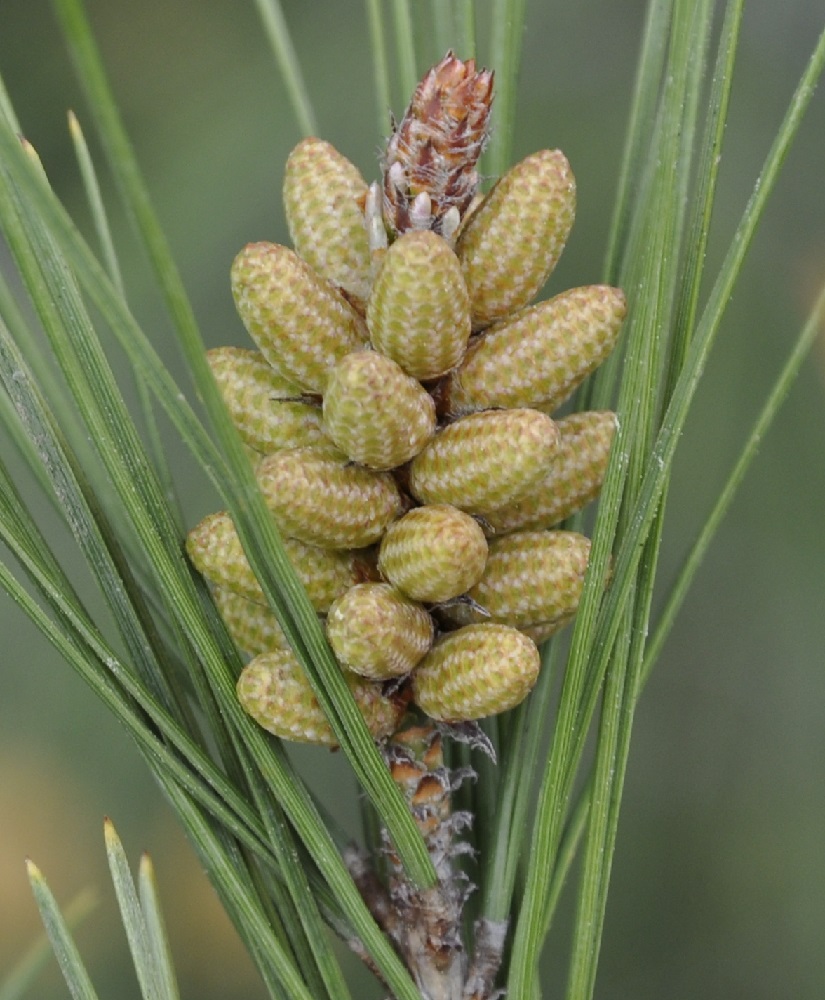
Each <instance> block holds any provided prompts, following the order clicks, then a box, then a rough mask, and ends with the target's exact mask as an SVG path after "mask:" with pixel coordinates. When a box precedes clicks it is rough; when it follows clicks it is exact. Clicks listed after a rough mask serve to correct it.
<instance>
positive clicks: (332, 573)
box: [186, 511, 374, 614]
mask: <svg viewBox="0 0 825 1000" xmlns="http://www.w3.org/2000/svg"><path fill="white" fill-rule="evenodd" d="M281 542H282V544H283V546H284V549H285V550H286V554H287V556H288V557H289V561H290V563H292V566H293V568H294V569H295V572H296V573H297V574H298V578H299V580H300V581H301V583H302V584H303V585H304V587H305V588H306V591H307V595H308V596H309V599H310V601H311V602H312V606H313V607H314V608H315V610H316V611H317V612H318V613H319V614H326V612H327V611H328V610H329V607H330V605H331V604H332V602H333V601H334V600H335V599H336V598H338V597H340V596H341V595H342V594H344V593H346V591H347V590H349V588H350V587H353V586H355V584H356V583H363V582H364V581H365V580H369V579H370V578H371V577H372V576H373V574H374V570H373V567H372V562H371V559H370V558H369V556H368V555H367V554H366V553H363V552H352V551H333V550H331V549H325V548H321V547H319V546H316V545H307V544H306V543H304V542H301V541H299V540H297V539H295V538H282V539H281ZM186 551H187V553H188V554H189V558H190V559H191V560H192V564H193V565H194V567H195V569H196V570H197V571H198V572H199V573H200V574H201V575H202V576H203V577H205V578H206V579H207V580H208V581H209V582H210V583H211V584H213V585H214V586H217V587H223V588H225V589H226V590H231V591H232V592H233V593H236V594H239V595H240V596H241V597H245V598H246V599H247V600H248V601H254V602H255V603H256V604H263V605H266V604H267V600H266V597H265V596H264V592H263V590H261V585H260V584H259V583H258V580H257V578H256V576H255V574H254V573H253V572H252V567H251V566H250V565H249V561H248V559H247V558H246V553H245V552H244V550H243V546H242V545H241V539H240V537H239V536H238V532H237V530H236V529H235V524H234V522H233V520H232V518H231V517H230V516H229V514H227V513H226V512H224V511H219V512H218V513H216V514H208V515H207V516H206V517H205V518H204V519H203V520H202V521H201V522H200V523H199V524H197V525H196V526H195V527H194V528H193V529H192V530H191V531H190V532H189V535H188V536H187V539H186Z"/></svg>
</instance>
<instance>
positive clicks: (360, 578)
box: [187, 53, 625, 744]
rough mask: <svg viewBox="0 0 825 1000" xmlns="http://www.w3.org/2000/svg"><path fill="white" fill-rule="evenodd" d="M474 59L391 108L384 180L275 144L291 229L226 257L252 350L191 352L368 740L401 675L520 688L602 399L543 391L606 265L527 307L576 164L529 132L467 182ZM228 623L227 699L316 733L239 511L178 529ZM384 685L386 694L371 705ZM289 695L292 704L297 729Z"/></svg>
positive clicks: (475, 133) (389, 725) (509, 702)
mask: <svg viewBox="0 0 825 1000" xmlns="http://www.w3.org/2000/svg"><path fill="white" fill-rule="evenodd" d="M492 83H493V79H492V74H491V73H489V72H487V71H480V72H477V71H476V67H475V64H474V63H473V61H472V60H470V61H468V62H462V61H461V60H459V59H457V58H456V57H455V56H453V55H452V54H451V53H449V54H448V55H447V56H446V57H445V59H444V60H442V62H441V63H439V64H438V65H437V66H435V67H434V68H433V69H432V70H430V71H429V73H428V74H427V75H426V76H425V78H424V79H423V80H422V82H421V83H420V84H419V86H418V88H417V90H416V92H415V95H414V96H413V99H412V101H411V103H410V106H409V108H408V109H407V112H406V114H405V116H404V118H403V120H402V121H401V122H400V123H399V124H398V126H397V127H396V128H395V129H394V133H393V136H392V137H391V139H390V141H389V143H388V147H387V150H386V154H385V157H384V161H383V164H382V166H383V177H382V180H381V183H380V184H373V185H372V186H368V185H367V182H366V181H365V180H364V179H363V178H362V176H361V174H360V173H359V171H358V169H357V168H356V167H355V166H354V165H353V164H351V163H350V162H349V161H348V160H346V159H345V158H344V157H343V156H342V155H341V154H340V153H339V152H338V151H337V150H335V149H334V148H333V147H332V146H330V145H329V144H328V143H326V142H324V141H322V140H320V139H306V140H304V141H303V142H301V143H299V145H298V146H297V147H296V149H295V150H294V151H293V152H292V154H291V155H290V157H289V160H288V162H287V167H286V173H285V180H284V203H285V206H286V213H287V220H288V224H289V230H290V234H291V237H292V242H293V247H294V248H293V249H289V248H287V247H283V246H279V245H276V244H271V243H262V242H256V243H250V244H249V245H247V246H246V247H245V248H244V249H243V250H241V252H240V253H239V254H238V256H237V257H236V259H235V261H234V263H233V265H232V272H231V284H232V292H233V296H234V299H235V303H236V306H237V310H238V313H239V315H240V317H241V320H242V321H243V323H244V325H245V327H246V329H247V331H248V333H249V335H250V336H251V338H252V340H253V341H254V343H255V347H256V349H255V350H249V349H240V348H221V349H218V350H215V351H211V352H210V354H209V361H210V364H211V366H212V370H213V372H214V375H215V379H216V381H217V384H218V386H219V388H220V390H221V393H222V394H223V396H224V399H225V401H226V404H227V407H228V409H229V412H230V414H231V415H232V418H233V420H234V421H235V423H236V425H237V427H238V430H239V431H240V434H241V436H242V438H243V440H244V442H245V444H246V445H247V447H248V448H249V449H250V454H252V455H253V456H254V460H255V462H256V468H257V476H258V480H259V484H260V487H261V490H262V493H263V495H264V497H265V499H266V502H267V504H268V506H269V509H270V511H271V514H272V517H273V519H274V521H275V523H276V524H277V526H278V528H279V529H280V531H281V534H282V535H283V536H284V539H285V542H286V545H287V551H288V554H289V556H290V559H291V560H292V562H293V565H294V566H295V568H296V571H297V572H298V575H299V576H300V578H301V579H302V581H303V582H304V584H305V586H306V587H307V590H308V592H309V594H310V598H311V600H312V601H313V604H314V606H315V608H316V610H317V612H318V614H319V615H320V616H322V618H323V620H324V622H325V625H326V628H327V634H328V637H329V640H330V644H331V647H332V649H333V651H334V652H335V654H336V656H337V658H338V660H339V662H340V664H341V669H342V670H343V671H345V673H346V674H347V676H348V678H351V680H350V681H349V683H350V687H351V689H352V690H353V693H354V694H355V695H356V699H357V700H358V702H359V704H360V705H362V710H363V712H364V716H365V719H366V720H367V722H368V725H370V727H371V730H372V732H373V734H374V735H375V736H376V738H379V737H384V736H386V735H388V734H389V733H391V732H392V731H393V728H394V726H395V724H396V723H397V720H398V712H399V711H401V710H402V708H400V707H399V708H398V709H396V705H398V706H403V704H404V700H405V699H404V697H399V692H401V694H402V695H403V694H404V692H407V693H408V695H411V697H412V698H413V700H414V701H415V703H417V705H418V706H419V708H420V709H421V710H422V711H423V712H425V713H426V714H427V715H429V716H430V717H431V718H434V719H437V720H441V721H444V722H461V721H467V720H472V719H477V718H481V717H484V716H488V715H492V714H495V713H497V712H501V711H504V710H506V709H509V708H511V707H513V706H514V705H516V704H518V702H519V701H521V700H522V699H523V698H524V697H525V696H526V695H527V694H528V693H529V691H530V689H531V688H532V686H533V684H534V683H535V680H536V677H537V674H538V669H539V657H538V653H537V649H536V645H535V642H534V639H541V638H542V637H545V636H547V635H549V634H551V633H552V632H553V631H555V630H557V629H558V628H561V627H562V626H563V625H564V624H566V623H568V622H569V621H570V620H571V619H572V618H573V616H574V615H575V612H576V609H577V606H578V601H579V596H580V593H581V588H582V583H583V579H584V574H585V570H586V568H587V560H588V554H589V542H588V540H587V539H586V538H584V537H583V536H580V535H576V534H573V533H571V532H562V531H559V530H557V526H558V525H559V524H560V522H562V521H563V520H564V519H566V518H567V517H569V516H570V515H571V514H574V513H575V512H577V511H578V510H580V509H581V508H582V507H584V506H585V505H586V504H587V503H589V502H590V501H591V500H593V499H594V498H595V497H596V496H597V495H598V492H599V489H600V487H601V483H602V480H603V477H604V473H605V469H606V465H607V459H608V455H609V451H610V447H611V441H612V437H613V433H614V431H615V428H616V420H615V417H614V415H613V414H612V413H608V412H584V413H575V414H572V415H569V416H565V417H563V418H561V419H554V417H553V414H554V413H555V411H556V410H557V408H559V407H560V406H561V405H562V404H563V403H564V402H565V401H566V400H567V399H568V398H569V396H570V395H571V393H572V392H573V391H574V390H575V388H576V387H577V386H578V385H579V384H580V383H581V382H582V381H583V380H584V379H585V378H586V377H587V376H588V375H590V374H591V372H592V371H593V370H594V369H595V368H596V367H597V366H598V365H599V364H600V363H601V362H602V361H603V360H604V359H605V358H606V357H607V355H608V354H609V353H610V351H611V350H612V349H613V347H614V345H615V343H616V339H617V336H618V334H619V330H620V327H621V324H622V321H623V318H624V315H625V299H624V295H623V294H622V292H621V291H620V290H618V289H616V288H610V287H607V286H603V285H589V286H584V287H580V288H574V289H572V290H569V291H565V292H562V293H561V294H558V295H556V296H555V297H554V298H551V299H549V300H547V301H544V302H541V303H540V304H538V305H533V304H531V303H532V300H533V299H534V297H535V296H536V295H537V293H538V292H539V291H540V289H541V288H542V286H543V285H544V283H545V281H546V280H547V278H548V276H549V274H550V273H551V271H552V270H553V268H554V267H555V265H556V262H557V260H558V258H559V255H560V254H561V252H562V250H563V248H564V245H565V242H566V240H567V236H568V234H569V232H570V228H571V226H572V224H573V218H574V213H575V201H576V189H575V180H574V178H573V174H572V171H571V169H570V165H569V163H568V162H567V159H566V158H565V156H564V155H563V154H562V153H561V152H559V151H558V150H553V151H550V150H543V151H541V152H538V153H534V154H532V155H530V156H528V157H526V158H525V159H524V160H522V161H521V162H520V163H518V164H516V166H514V167H513V168H512V169H511V170H509V171H508V172H507V173H506V174H505V175H504V176H503V177H501V178H500V179H499V181H498V182H497V183H496V184H495V185H494V186H493V187H492V189H491V190H490V191H489V193H487V194H486V195H485V196H484V197H480V196H479V194H478V184H479V179H478V173H477V170H476V163H477V160H478V157H479V155H480V154H481V152H482V151H483V148H484V145H485V142H486V139H487V130H488V116H489V110H490V104H491V101H492ZM187 548H188V552H189V555H190V558H191V559H192V561H193V563H194V565H195V566H196V568H197V569H198V570H199V571H200V572H201V573H202V574H203V575H204V577H205V578H206V579H207V580H208V582H209V583H210V584H211V585H212V587H213V588H214V592H215V599H216V604H217V607H218V609H219V610H220V611H221V613H222V615H223V617H224V620H225V623H226V625H227V627H228V629H229V631H230V633H231V634H232V636H233V637H234V639H235V641H236V643H237V645H238V647H239V648H240V649H242V650H244V651H245V652H247V653H248V654H250V655H251V656H252V657H253V659H252V660H251V662H250V663H249V664H248V666H247V667H246V668H245V670H244V672H243V674H242V676H241V678H240V680H239V682H238V695H239V698H240V700H241V702H242V704H243V705H244V707H245V709H246V710H247V711H248V712H249V714H250V715H252V716H253V717H254V718H255V719H256V720H257V721H258V722H260V723H261V725H263V726H264V727H266V728H267V729H269V730H271V731H272V732H274V733H276V734H278V735H281V736H283V737H285V738H289V739H298V740H305V741H308V742H319V743H324V744H330V743H331V742H333V737H332V734H331V731H330V730H329V727H328V726H326V723H325V720H323V717H322V716H321V715H320V710H319V709H318V706H317V703H315V702H314V698H313V697H312V693H311V690H310V688H309V685H308V682H307V681H306V680H305V679H304V677H303V674H302V673H301V671H300V667H299V664H298V662H297V660H296V659H295V658H294V657H293V656H292V654H291V652H290V650H289V646H288V644H287V643H286V641H285V637H284V636H283V634H282V632H281V630H280V628H279V626H278V623H277V621H276V619H275V617H274V615H273V614H272V613H271V612H270V611H269V609H268V608H267V607H266V602H265V600H264V597H263V593H262V592H261V590H260V588H259V587H258V584H257V581H256V580H255V577H254V574H253V573H252V570H251V568H250V566H249V564H248V562H247V560H246V557H245V555H244V552H243V549H242V547H241V545H240V541H239V539H238V537H237V535H236V533H235V530H234V526H233V525H232V522H231V520H230V519H229V518H228V517H227V516H226V515H210V516H209V517H207V518H206V519H205V520H204V521H203V522H201V524H199V525H198V526H197V527H196V528H195V529H194V530H193V531H192V532H191V533H190V535H189V538H188V542H187ZM382 701H383V702H384V703H385V705H384V710H381V703H382ZM302 717H305V718H304V724H303V728H302V721H301V720H302Z"/></svg>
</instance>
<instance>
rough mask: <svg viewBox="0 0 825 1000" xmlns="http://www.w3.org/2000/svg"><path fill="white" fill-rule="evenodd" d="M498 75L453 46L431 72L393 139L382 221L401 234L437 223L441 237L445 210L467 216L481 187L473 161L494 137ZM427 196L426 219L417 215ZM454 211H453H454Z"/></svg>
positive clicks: (386, 166)
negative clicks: (461, 56) (491, 123)
mask: <svg viewBox="0 0 825 1000" xmlns="http://www.w3.org/2000/svg"><path fill="white" fill-rule="evenodd" d="M492 101H493V73H492V71H490V70H481V71H479V72H476V64H475V60H474V59H468V60H467V61H466V62H464V61H462V60H461V59H458V58H457V57H456V56H455V55H453V53H452V52H448V53H447V54H446V56H444V58H443V59H442V60H441V62H440V63H438V64H437V65H436V66H433V68H432V69H431V70H430V71H429V72H428V73H427V74H426V76H425V77H424V78H423V79H422V80H421V82H420V83H419V84H418V86H417V87H416V89H415V93H414V94H413V96H412V100H411V101H410V104H409V107H408V108H407V110H406V112H405V113H404V117H403V118H402V119H401V122H400V123H399V125H398V127H397V128H396V129H395V131H394V132H393V134H392V136H391V137H390V140H389V142H388V143H387V153H386V157H385V160H384V221H385V222H386V224H387V226H388V227H389V228H390V229H392V230H393V231H394V233H395V234H396V235H401V233H404V232H406V231H407V230H408V229H432V230H434V231H435V232H437V233H439V234H441V235H445V236H446V235H449V233H442V223H443V221H444V216H445V215H446V214H447V212H448V211H449V210H450V209H451V208H455V209H456V210H457V213H458V217H459V218H460V217H461V216H463V214H464V212H465V211H466V210H467V208H468V206H469V204H470V202H471V201H472V199H473V196H474V195H475V193H476V191H477V189H478V182H479V179H478V174H477V173H476V170H475V165H476V163H477V161H478V158H479V156H481V153H482V151H483V149H484V146H485V144H486V142H487V136H488V123H489V117H490V107H491V105H492ZM421 194H424V195H425V196H429V204H430V211H429V213H428V217H426V218H424V219H422V218H420V217H419V213H420V206H419V205H416V207H415V211H413V203H414V202H415V201H416V197H417V196H418V195H421ZM453 215H455V213H453Z"/></svg>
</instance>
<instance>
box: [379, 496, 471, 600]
mask: <svg viewBox="0 0 825 1000" xmlns="http://www.w3.org/2000/svg"><path fill="white" fill-rule="evenodd" d="M486 562H487V540H486V539H485V537H484V532H483V531H482V530H481V528H480V526H479V524H478V522H477V521H476V520H475V519H474V518H472V517H470V515H469V514H466V513H464V511H461V510H458V508H457V507H452V506H450V505H449V504H428V505H427V506H425V507H414V508H413V509H412V510H411V511H409V512H408V513H406V514H405V515H404V516H403V517H402V518H401V519H400V520H398V521H396V522H395V523H394V524H391V525H390V526H389V528H387V531H386V533H385V535H384V537H383V538H382V539H381V548H380V549H379V551H378V569H379V571H380V573H381V575H382V576H383V577H384V578H385V579H387V580H389V581H390V583H392V584H394V585H395V586H396V587H398V589H399V590H402V591H403V592H404V593H405V594H406V595H407V596H408V597H411V598H413V600H416V601H423V602H425V603H427V604H439V603H441V602H443V601H449V600H452V599H453V598H454V597H458V596H459V595H460V594H463V593H464V592H465V591H467V590H469V589H470V587H472V586H473V584H475V583H478V581H479V580H480V579H481V574H482V573H483V572H484V565H485V563H486Z"/></svg>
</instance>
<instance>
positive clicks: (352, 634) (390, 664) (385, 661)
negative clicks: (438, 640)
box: [326, 583, 435, 681]
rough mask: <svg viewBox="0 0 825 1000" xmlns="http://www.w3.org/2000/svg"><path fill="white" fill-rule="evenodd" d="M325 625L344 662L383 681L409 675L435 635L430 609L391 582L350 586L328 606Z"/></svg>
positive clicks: (340, 659)
mask: <svg viewBox="0 0 825 1000" xmlns="http://www.w3.org/2000/svg"><path fill="white" fill-rule="evenodd" d="M326 627H327V638H328V639H329V644H330V646H332V650H333V652H334V653H335V656H336V658H337V660H338V662H339V663H340V664H341V666H342V667H345V668H346V669H347V670H351V671H352V672H353V673H356V674H360V675H361V676H362V677H369V678H370V679H371V680H382V681H383V680H388V679H389V678H391V677H403V676H404V674H408V673H409V672H410V671H411V670H412V669H413V667H415V666H416V665H417V664H418V662H419V661H420V660H421V658H422V657H423V656H424V655H425V653H426V652H427V651H428V650H429V648H430V646H431V645H432V643H433V637H434V635H435V625H434V623H433V620H432V618H431V617H430V615H429V613H428V612H427V611H425V609H424V608H423V607H421V605H420V604H416V603H415V601H411V600H410V599H409V598H408V597H405V596H404V595H403V594H402V593H401V592H400V591H399V590H396V589H395V587H392V586H390V585H389V584H388V583H362V584H359V585H358V586H356V587H353V588H352V589H351V590H348V591H347V592H346V594H344V595H343V596H342V597H339V598H338V600H337V601H336V602H335V603H334V604H333V605H332V607H331V608H330V610H329V615H328V616H327V622H326Z"/></svg>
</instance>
